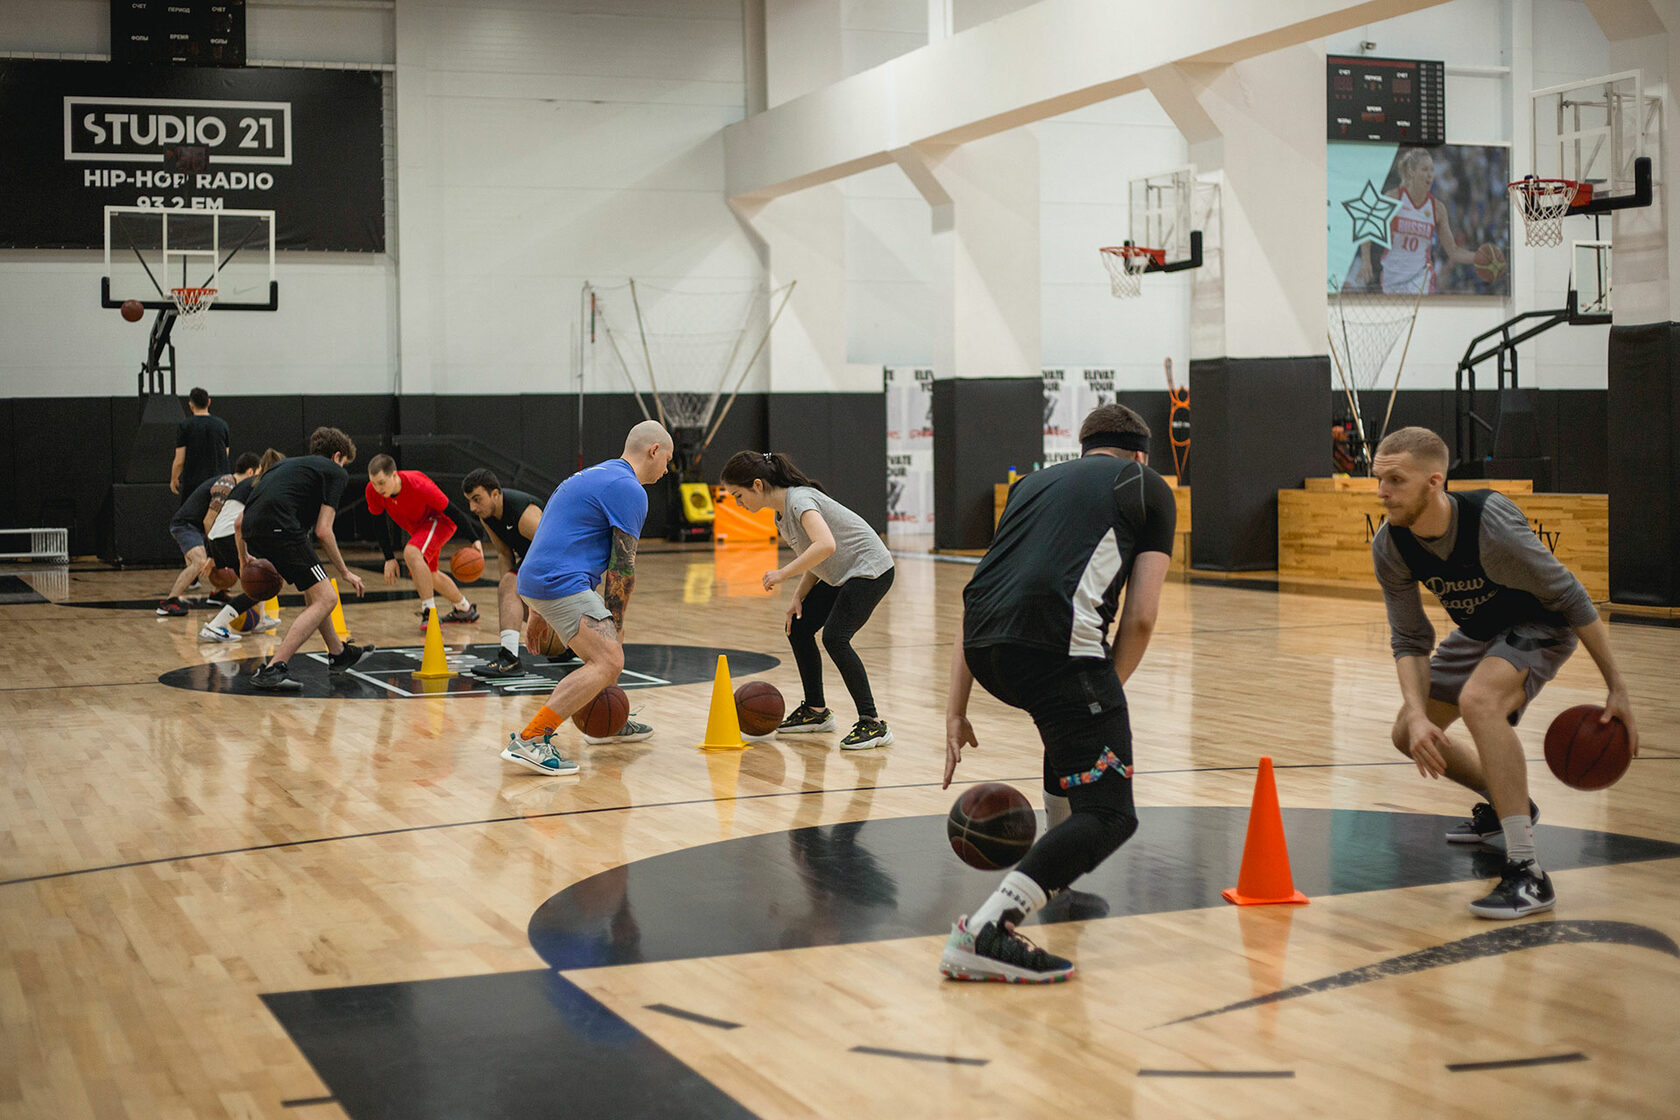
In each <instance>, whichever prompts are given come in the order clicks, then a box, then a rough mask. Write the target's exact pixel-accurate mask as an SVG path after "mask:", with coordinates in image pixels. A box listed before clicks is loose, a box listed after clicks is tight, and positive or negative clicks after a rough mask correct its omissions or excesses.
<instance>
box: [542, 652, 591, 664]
mask: <svg viewBox="0 0 1680 1120" xmlns="http://www.w3.org/2000/svg"><path fill="white" fill-rule="evenodd" d="M548 663H549V664H550V665H582V664H583V658H581V657H579V656H578V655H577V654H575V653H573V652H572V651H571V650H570V649H567V650H566V652H565V653H557V654H555V655H554V656H553V657H550V658H549V659H548Z"/></svg>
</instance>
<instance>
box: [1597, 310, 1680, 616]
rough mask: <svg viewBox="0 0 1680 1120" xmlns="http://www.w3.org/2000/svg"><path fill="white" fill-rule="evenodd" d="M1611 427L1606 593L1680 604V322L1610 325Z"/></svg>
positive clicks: (1635, 601) (1631, 600) (1646, 602)
mask: <svg viewBox="0 0 1680 1120" xmlns="http://www.w3.org/2000/svg"><path fill="white" fill-rule="evenodd" d="M1608 427H1609V431H1608V432H1607V433H1606V435H1607V437H1608V442H1609V445H1610V488H1609V494H1610V600H1611V602H1615V603H1627V604H1630V605H1636V606H1660V607H1676V606H1680V324H1677V323H1649V324H1644V325H1641V326H1636V327H1614V326H1613V327H1611V328H1610V412H1609V425H1608ZM1594 434H1595V433H1592V432H1590V431H1583V432H1581V433H1580V437H1581V438H1583V439H1590V438H1592V437H1593V435H1594ZM1601 438H1602V437H1601Z"/></svg>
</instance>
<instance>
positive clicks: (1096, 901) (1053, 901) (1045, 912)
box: [1038, 887, 1108, 922]
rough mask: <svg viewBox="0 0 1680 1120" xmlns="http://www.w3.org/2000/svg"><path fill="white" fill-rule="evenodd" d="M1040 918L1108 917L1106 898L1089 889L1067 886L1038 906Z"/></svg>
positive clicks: (1053, 919)
mask: <svg viewBox="0 0 1680 1120" xmlns="http://www.w3.org/2000/svg"><path fill="white" fill-rule="evenodd" d="M1038 916H1039V918H1040V920H1042V921H1046V922H1088V921H1091V920H1092V919H1094V918H1106V917H1108V899H1106V898H1104V897H1103V896H1102V895H1100V894H1091V893H1090V892H1089V891H1076V890H1074V889H1073V888H1071V887H1069V888H1068V889H1066V890H1060V891H1057V892H1056V893H1055V894H1053V895H1051V896H1050V901H1049V902H1046V903H1045V904H1044V905H1043V906H1040V907H1039V908H1038Z"/></svg>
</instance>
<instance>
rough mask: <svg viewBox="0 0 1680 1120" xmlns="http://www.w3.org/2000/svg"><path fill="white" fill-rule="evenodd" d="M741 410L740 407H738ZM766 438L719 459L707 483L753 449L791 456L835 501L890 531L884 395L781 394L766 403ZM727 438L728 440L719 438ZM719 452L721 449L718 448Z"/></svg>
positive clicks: (742, 443)
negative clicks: (740, 454)
mask: <svg viewBox="0 0 1680 1120" xmlns="http://www.w3.org/2000/svg"><path fill="white" fill-rule="evenodd" d="M737 407H738V406H737ZM766 421H767V424H766V427H767V431H766V433H765V438H764V439H763V440H762V441H756V442H755V441H752V440H750V439H746V438H745V433H743V438H742V439H741V440H739V441H737V445H735V446H731V447H730V448H729V450H728V451H727V452H725V453H724V454H722V455H719V456H718V457H717V458H716V459H715V460H714V459H712V458H711V453H708V458H707V462H706V471H707V475H706V476H707V479H708V480H713V481H715V480H716V478H717V472H718V471H720V470H722V469H723V464H724V463H725V462H726V461H727V460H728V458H729V456H730V455H731V454H733V453H734V452H736V451H740V450H742V449H743V448H744V449H745V450H749V451H776V452H785V453H787V454H788V455H791V456H792V457H793V461H794V462H795V463H797V464H799V469H800V470H802V471H804V472H805V474H806V475H807V477H810V478H814V479H816V480H817V481H818V482H821V483H822V484H823V487H824V488H825V489H826V490H827V491H828V493H829V494H830V495H831V496H832V497H833V498H834V500H835V501H837V502H839V503H840V504H841V505H843V506H845V507H846V508H847V509H849V510H851V511H853V512H854V513H856V514H857V515H858V516H859V517H861V518H863V519H864V520H865V521H867V522H868V523H869V527H870V528H872V529H874V530H875V531H876V532H878V533H881V532H885V531H886V528H887V398H886V394H885V393H884V392H880V393H776V394H774V395H772V396H771V397H770V398H769V400H768V402H767V404H766ZM719 439H720V440H721V439H722V436H721V435H720V436H719ZM712 447H713V451H717V450H718V445H717V444H716V443H714V444H713V445H712Z"/></svg>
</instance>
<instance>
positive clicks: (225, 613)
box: [210, 607, 239, 630]
mask: <svg viewBox="0 0 1680 1120" xmlns="http://www.w3.org/2000/svg"><path fill="white" fill-rule="evenodd" d="M238 613H239V612H238V611H236V610H234V609H233V608H232V607H223V608H222V609H221V610H219V611H217V612H216V617H215V618H213V619H211V620H210V625H212V626H220V627H222V628H223V629H224V630H225V629H227V624H228V623H230V622H232V621H233V617H234V615H236V614H238Z"/></svg>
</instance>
